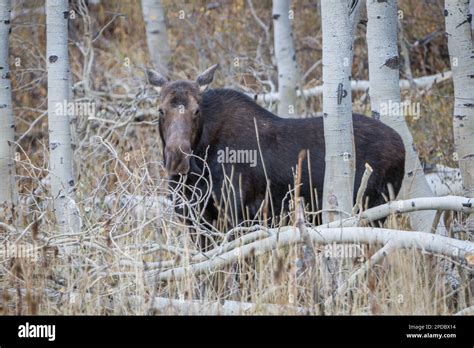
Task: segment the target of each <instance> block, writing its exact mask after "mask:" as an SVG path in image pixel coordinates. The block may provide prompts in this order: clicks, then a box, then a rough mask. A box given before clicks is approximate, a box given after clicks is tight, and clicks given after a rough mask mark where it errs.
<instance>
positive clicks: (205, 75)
mask: <svg viewBox="0 0 474 348" xmlns="http://www.w3.org/2000/svg"><path fill="white" fill-rule="evenodd" d="M218 67H219V64H215V65H213V66H211V67H210V68H209V69H207V70H206V71H204V72H202V73H201V74H200V75H199V76H198V77H197V79H196V82H197V84H198V85H199V86H200V88H201V91H204V90H205V89H206V88H207V86H208V85H209V84H210V83H211V82H212V80H213V79H214V73H215V72H216V70H217V68H218Z"/></svg>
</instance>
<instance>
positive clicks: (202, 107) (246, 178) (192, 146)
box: [147, 65, 405, 224]
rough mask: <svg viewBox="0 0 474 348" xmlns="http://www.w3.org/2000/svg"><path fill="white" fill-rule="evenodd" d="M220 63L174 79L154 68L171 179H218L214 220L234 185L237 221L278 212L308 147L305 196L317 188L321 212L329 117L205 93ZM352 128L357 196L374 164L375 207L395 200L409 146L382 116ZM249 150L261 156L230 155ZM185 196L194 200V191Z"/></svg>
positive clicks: (206, 211)
mask: <svg viewBox="0 0 474 348" xmlns="http://www.w3.org/2000/svg"><path fill="white" fill-rule="evenodd" d="M217 67H218V66H217V65H214V66H212V67H211V68H209V69H207V70H206V71H204V72H203V73H202V74H201V75H199V76H198V77H197V79H196V80H195V81H189V80H178V81H169V80H168V79H167V78H165V77H164V76H162V75H161V74H159V73H157V72H156V71H153V70H148V71H147V78H148V81H149V82H150V84H151V85H153V86H154V87H155V88H156V89H157V90H159V94H160V102H159V134H160V138H161V141H162V145H163V159H164V164H165V168H166V171H167V173H168V175H169V179H170V181H172V182H177V181H179V179H180V178H181V180H182V181H183V180H184V183H185V184H186V186H187V187H191V188H194V189H198V190H206V189H209V181H211V183H212V196H211V197H210V199H208V200H206V201H205V202H203V203H201V206H200V211H201V214H200V218H201V219H202V221H205V222H207V223H209V224H212V223H215V222H216V220H217V219H218V216H219V214H221V215H222V209H223V207H222V204H221V201H223V198H224V197H223V196H222V195H223V194H224V193H223V192H224V190H223V189H222V188H223V186H225V185H227V184H228V183H229V182H231V183H232V186H233V187H234V189H233V198H232V200H233V201H234V202H235V205H236V206H237V207H239V209H235V210H234V209H229V214H231V215H232V218H233V222H234V223H241V222H242V221H244V220H246V219H252V218H254V217H255V216H257V214H258V213H259V209H261V208H262V207H263V206H265V205H266V206H267V207H266V208H267V209H269V208H268V206H271V209H272V211H273V213H276V215H278V214H280V212H281V211H283V210H285V209H287V208H288V202H289V200H290V198H289V197H290V195H288V192H289V190H290V189H291V187H294V168H295V166H296V163H297V160H298V154H299V152H300V151H301V150H302V149H304V150H307V153H308V154H309V155H308V156H307V157H309V160H310V162H309V163H310V165H309V166H308V162H306V161H307V160H308V158H306V159H305V160H304V165H303V168H307V167H310V169H311V170H303V171H302V173H301V175H302V176H301V184H302V185H301V188H300V196H302V197H304V201H305V202H309V201H310V200H311V191H312V190H313V192H314V191H316V192H314V193H317V204H318V207H319V209H321V207H322V197H323V185H324V182H323V180H324V170H325V142H324V129H323V117H313V118H303V119H286V118H281V117H278V116H276V115H275V114H273V113H271V112H270V111H268V110H266V109H264V108H263V107H261V106H260V105H258V104H257V103H256V102H255V101H254V100H253V99H252V98H250V97H249V96H247V95H245V94H243V93H241V92H238V91H236V90H232V89H207V90H206V88H207V87H208V85H209V84H210V83H211V82H212V80H213V76H214V72H215V71H216V69H217ZM353 127H354V138H355V148H356V174H355V182H354V200H355V196H356V193H357V190H358V187H359V185H360V183H361V178H362V175H363V173H364V170H365V163H368V164H369V165H371V166H372V168H373V173H372V175H371V177H370V180H369V181H368V185H367V189H366V192H365V196H366V197H367V199H368V207H373V206H376V205H379V204H382V203H384V202H385V201H386V198H387V197H389V190H388V187H387V186H388V185H389V184H391V185H392V187H393V190H394V193H395V195H396V194H398V192H399V190H400V187H401V184H402V180H403V176H404V163H405V150H404V145H403V142H402V139H401V138H400V136H399V135H398V134H397V133H396V132H395V131H394V130H393V129H392V128H390V127H389V126H387V125H385V124H384V123H382V122H381V121H379V120H376V119H373V118H370V117H367V116H364V115H358V114H354V115H353ZM232 151H233V152H232ZM239 151H240V152H239ZM245 151H255V152H252V153H253V154H255V153H257V161H255V156H253V158H251V159H252V161H248V159H249V157H252V156H249V157H248V158H247V161H237V160H235V158H234V160H232V159H233V158H226V156H223V154H224V155H225V154H234V155H235V154H239V153H240V154H242V153H246V152H245ZM227 157H229V156H227ZM230 157H232V156H230ZM234 157H235V156H234ZM226 159H227V160H226ZM255 162H257V163H255ZM204 163H205V165H204ZM205 167H207V170H206V168H205ZM309 173H311V178H310V174H309ZM203 177H204V178H206V180H203ZM310 183H311V184H312V186H313V188H311V186H310ZM206 185H207V186H206ZM314 189H315V190H314ZM188 191H189V190H188ZM268 193H270V194H268ZM185 195H187V196H188V198H189V199H192V195H193V193H191V192H188V193H187V194H185ZM365 201H366V200H364V202H365Z"/></svg>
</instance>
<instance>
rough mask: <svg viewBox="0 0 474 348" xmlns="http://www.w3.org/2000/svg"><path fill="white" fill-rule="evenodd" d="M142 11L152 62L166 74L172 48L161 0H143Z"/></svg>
mask: <svg viewBox="0 0 474 348" xmlns="http://www.w3.org/2000/svg"><path fill="white" fill-rule="evenodd" d="M142 11H143V18H144V20H145V29H146V41H147V45H148V52H149V54H150V60H151V63H152V64H153V65H154V67H155V69H156V70H157V71H159V72H160V73H161V74H163V75H164V76H166V75H167V74H168V72H169V65H170V58H171V49H170V46H169V42H168V31H167V29H166V16H165V11H164V9H163V5H162V4H161V0H142Z"/></svg>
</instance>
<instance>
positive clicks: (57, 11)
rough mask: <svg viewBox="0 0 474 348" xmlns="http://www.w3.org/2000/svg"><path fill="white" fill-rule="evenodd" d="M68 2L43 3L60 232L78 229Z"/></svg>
mask: <svg viewBox="0 0 474 348" xmlns="http://www.w3.org/2000/svg"><path fill="white" fill-rule="evenodd" d="M68 15H69V5H68V0H47V2H46V41H47V46H46V50H47V64H48V65H47V66H48V127H49V150H50V165H49V166H50V176H51V194H52V196H53V202H54V211H55V215H56V220H57V224H58V227H59V229H60V231H61V232H62V233H64V232H68V231H73V232H77V231H78V229H79V222H78V214H77V210H76V206H75V204H74V187H75V182H74V174H73V165H72V158H73V157H72V156H73V151H72V147H71V130H70V126H69V116H68V114H67V108H64V105H67V103H68V102H69V78H70V74H69V70H68V66H69V64H68V59H69V56H68V45H67V44H68V26H67V23H68Z"/></svg>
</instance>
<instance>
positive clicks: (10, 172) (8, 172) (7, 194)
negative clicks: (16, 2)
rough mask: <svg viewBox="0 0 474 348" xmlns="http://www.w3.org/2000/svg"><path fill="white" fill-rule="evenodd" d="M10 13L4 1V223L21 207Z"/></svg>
mask: <svg viewBox="0 0 474 348" xmlns="http://www.w3.org/2000/svg"><path fill="white" fill-rule="evenodd" d="M10 12H11V1H10V0H0V218H1V219H2V220H3V219H5V220H7V216H8V217H9V218H13V216H10V215H9V212H8V211H9V210H10V209H11V208H12V206H16V205H17V203H18V195H17V190H16V185H15V162H14V161H13V156H14V146H13V142H14V140H15V139H14V136H15V128H14V123H13V111H12V95H11V82H10V69H9V67H8V52H9V49H8V36H9V33H10V28H11V25H10ZM3 208H5V209H3ZM2 211H3V213H2ZM4 214H6V215H4ZM2 215H3V216H2Z"/></svg>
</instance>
